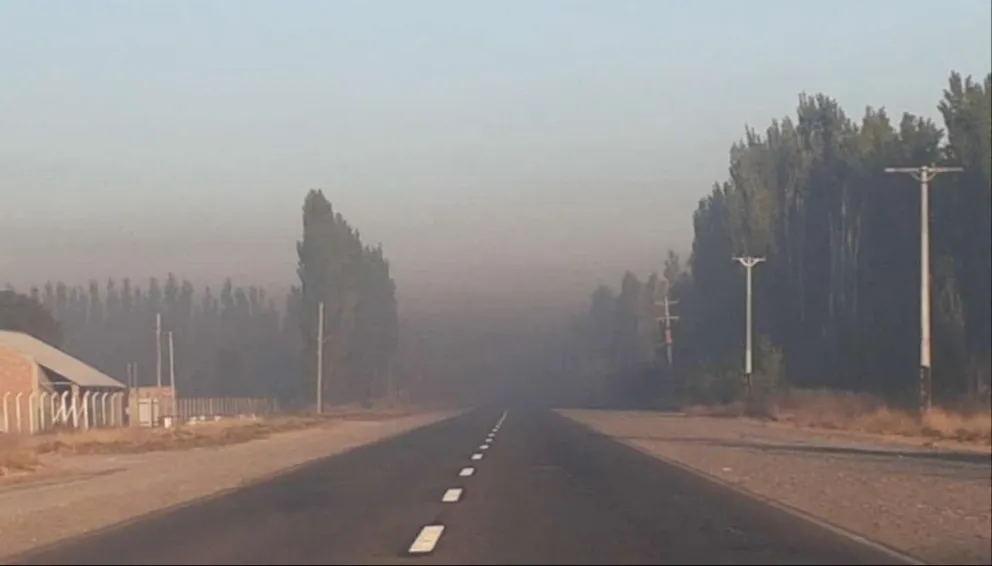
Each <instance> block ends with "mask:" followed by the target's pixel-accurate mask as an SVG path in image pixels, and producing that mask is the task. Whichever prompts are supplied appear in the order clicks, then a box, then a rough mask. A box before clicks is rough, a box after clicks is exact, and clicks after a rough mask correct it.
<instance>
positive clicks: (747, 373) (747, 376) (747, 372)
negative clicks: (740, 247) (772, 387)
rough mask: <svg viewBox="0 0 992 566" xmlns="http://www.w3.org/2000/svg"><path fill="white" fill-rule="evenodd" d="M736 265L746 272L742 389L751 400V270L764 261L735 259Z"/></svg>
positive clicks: (748, 258) (756, 258)
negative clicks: (743, 268) (745, 325)
mask: <svg viewBox="0 0 992 566" xmlns="http://www.w3.org/2000/svg"><path fill="white" fill-rule="evenodd" d="M734 259H735V260H736V261H737V262H738V263H740V264H741V265H743V266H744V267H745V269H746V270H747V317H746V318H747V323H746V324H747V329H746V331H745V339H744V340H745V346H744V387H745V388H746V390H747V397H748V399H750V398H751V387H752V383H751V373H752V368H751V270H752V269H753V268H754V266H756V265H758V264H759V263H761V262H763V261H765V258H763V257H752V256H745V257H735V258H734Z"/></svg>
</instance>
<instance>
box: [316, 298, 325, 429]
mask: <svg viewBox="0 0 992 566" xmlns="http://www.w3.org/2000/svg"><path fill="white" fill-rule="evenodd" d="M323 412H324V301H320V303H319V304H318V305H317V414H321V413H323Z"/></svg>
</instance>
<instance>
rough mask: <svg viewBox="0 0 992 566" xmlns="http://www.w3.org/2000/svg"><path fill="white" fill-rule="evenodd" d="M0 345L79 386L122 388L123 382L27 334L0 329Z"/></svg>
mask: <svg viewBox="0 0 992 566" xmlns="http://www.w3.org/2000/svg"><path fill="white" fill-rule="evenodd" d="M0 346H6V347H8V348H11V349H13V350H16V351H18V352H20V353H21V354H24V355H25V356H28V357H29V358H32V359H33V360H34V361H35V362H36V363H37V364H38V365H40V366H43V367H44V368H45V369H48V370H50V371H54V372H55V373H57V374H59V375H61V376H62V377H64V378H66V379H68V380H69V381H71V382H73V383H75V384H76V385H79V386H80V387H113V388H117V389H123V388H124V384H123V383H121V382H120V381H117V380H116V379H114V378H112V377H110V376H109V375H107V374H105V373H103V372H101V371H100V370H98V369H96V368H93V367H91V366H89V365H87V364H85V363H83V362H81V361H79V360H77V359H76V358H74V357H72V356H70V355H69V354H66V353H65V352H63V351H62V350H59V349H58V348H54V347H52V346H49V345H48V344H46V343H44V342H42V341H41V340H38V339H37V338H35V337H34V336H31V335H29V334H25V333H23V332H11V331H9V330H0Z"/></svg>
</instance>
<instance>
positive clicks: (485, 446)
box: [479, 444, 489, 450]
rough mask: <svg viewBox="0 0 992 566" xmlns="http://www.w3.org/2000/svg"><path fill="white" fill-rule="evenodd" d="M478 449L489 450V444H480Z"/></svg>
mask: <svg viewBox="0 0 992 566" xmlns="http://www.w3.org/2000/svg"><path fill="white" fill-rule="evenodd" d="M479 450H489V445H488V444H483V445H482V446H479Z"/></svg>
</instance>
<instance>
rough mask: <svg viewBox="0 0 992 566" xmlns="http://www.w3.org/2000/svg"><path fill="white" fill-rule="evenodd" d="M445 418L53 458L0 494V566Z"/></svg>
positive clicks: (444, 414)
mask: <svg viewBox="0 0 992 566" xmlns="http://www.w3.org/2000/svg"><path fill="white" fill-rule="evenodd" d="M456 414H458V412H457V411H439V412H431V413H423V414H416V415H412V416H405V417H399V418H394V419H389V420H373V421H361V420H340V421H330V422H328V423H327V424H325V425H322V426H319V427H314V428H308V429H303V430H298V431H293V432H284V433H281V434H278V435H274V436H271V437H268V438H263V439H259V440H254V441H251V442H247V443H242V444H234V445H229V446H219V447H208V448H195V449H191V450H184V451H168V452H147V453H140V454H93V455H78V456H53V457H50V458H47V459H46V461H45V464H46V469H47V470H49V471H47V472H45V473H44V476H45V477H44V478H43V479H42V478H38V479H39V480H41V481H32V482H30V483H23V484H17V483H15V484H11V485H6V486H3V487H2V488H0V560H3V559H4V558H5V557H9V556H12V555H15V554H19V553H21V552H24V551H27V550H30V549H32V548H36V547H39V546H43V545H47V544H51V543H53V542H55V541H58V540H61V539H64V538H67V537H73V536H79V535H83V534H86V533H88V532H91V531H94V530H97V529H101V528H105V527H108V526H111V525H114V524H116V523H120V522H122V521H126V520H129V519H133V518H136V517H139V516H141V515H145V514H148V513H152V512H154V511H158V510H161V509H164V508H168V507H173V506H177V505H181V504H184V503H189V502H191V501H194V500H196V499H200V498H203V497H207V496H210V495H213V494H216V493H219V492H223V491H226V490H230V489H235V488H238V487H239V486H242V485H244V484H246V483H251V482H254V481H258V480H260V479H264V478H265V477H267V476H271V475H275V474H278V473H280V472H282V471H285V470H287V469H290V468H293V467H296V466H299V465H302V464H305V463H307V462H309V461H312V460H316V459H319V458H324V457H328V456H333V455H336V454H340V453H342V452H345V451H348V450H351V449H353V448H357V447H360V446H363V445H366V444H370V443H373V442H376V441H379V440H383V439H385V438H388V437H392V436H396V435H399V434H402V433H405V432H408V431H410V430H413V429H416V428H420V427H423V426H427V425H429V424H432V423H435V422H438V421H440V420H444V419H446V418H450V417H452V416H454V415H456Z"/></svg>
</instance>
